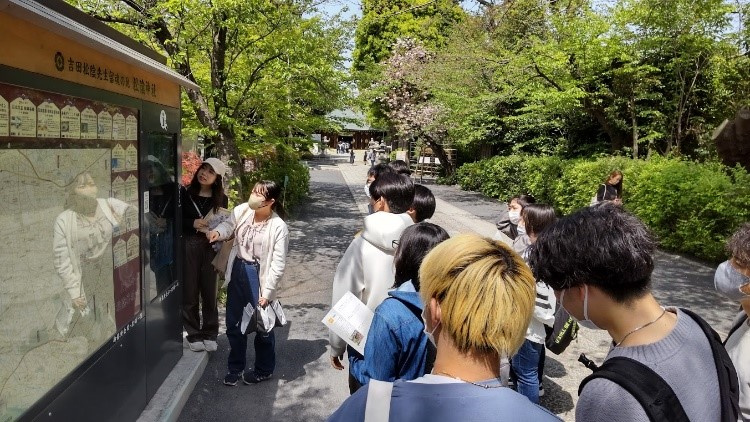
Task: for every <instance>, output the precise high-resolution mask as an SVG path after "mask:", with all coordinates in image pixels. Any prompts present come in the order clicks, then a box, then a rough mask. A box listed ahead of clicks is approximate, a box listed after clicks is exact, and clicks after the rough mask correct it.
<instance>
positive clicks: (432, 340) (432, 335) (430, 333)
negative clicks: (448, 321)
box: [422, 308, 440, 347]
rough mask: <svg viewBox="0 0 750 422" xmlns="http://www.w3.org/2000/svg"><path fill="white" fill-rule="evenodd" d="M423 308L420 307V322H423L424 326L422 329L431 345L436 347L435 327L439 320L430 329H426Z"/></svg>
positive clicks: (438, 324)
mask: <svg viewBox="0 0 750 422" xmlns="http://www.w3.org/2000/svg"><path fill="white" fill-rule="evenodd" d="M425 309H426V308H425ZM425 309H422V322H424V328H423V329H422V331H424V333H425V335H426V336H427V340H430V343H432V345H433V346H435V347H437V344H436V343H435V330H437V327H439V326H440V321H438V323H437V325H436V326H435V327H434V328H433V329H432V330H431V331H427V318H425V316H424V311H425Z"/></svg>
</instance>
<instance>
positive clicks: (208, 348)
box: [203, 340, 219, 352]
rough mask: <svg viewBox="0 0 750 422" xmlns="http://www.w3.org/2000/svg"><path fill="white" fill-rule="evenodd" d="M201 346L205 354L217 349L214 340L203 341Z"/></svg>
mask: <svg viewBox="0 0 750 422" xmlns="http://www.w3.org/2000/svg"><path fill="white" fill-rule="evenodd" d="M203 346H204V347H205V349H206V351H207V352H215V351H216V350H217V349H218V348H219V345H218V344H216V340H203Z"/></svg>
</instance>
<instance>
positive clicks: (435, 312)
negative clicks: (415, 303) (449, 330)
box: [428, 297, 443, 327]
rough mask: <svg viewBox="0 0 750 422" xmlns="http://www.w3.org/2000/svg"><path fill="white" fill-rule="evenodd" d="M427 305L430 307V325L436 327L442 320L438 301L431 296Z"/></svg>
mask: <svg viewBox="0 0 750 422" xmlns="http://www.w3.org/2000/svg"><path fill="white" fill-rule="evenodd" d="M428 306H429V307H430V314H429V315H430V326H432V327H436V326H437V325H438V323H439V322H440V321H442V320H443V314H442V311H441V309H440V303H439V302H438V301H437V299H435V298H434V297H433V298H431V299H430V303H429V304H428Z"/></svg>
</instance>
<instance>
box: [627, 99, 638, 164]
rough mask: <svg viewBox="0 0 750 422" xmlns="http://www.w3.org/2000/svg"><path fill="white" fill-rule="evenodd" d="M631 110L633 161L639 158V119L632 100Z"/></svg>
mask: <svg viewBox="0 0 750 422" xmlns="http://www.w3.org/2000/svg"><path fill="white" fill-rule="evenodd" d="M629 108H630V121H631V123H632V124H631V126H632V129H633V159H637V158H638V119H636V114H635V101H633V99H632V98H631V99H630V104H629Z"/></svg>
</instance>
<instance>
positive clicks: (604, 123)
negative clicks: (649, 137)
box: [583, 98, 631, 152]
mask: <svg viewBox="0 0 750 422" xmlns="http://www.w3.org/2000/svg"><path fill="white" fill-rule="evenodd" d="M583 109H584V111H586V113H587V114H588V115H589V116H591V117H593V118H594V119H595V120H596V121H597V123H599V125H600V126H601V127H602V129H604V132H605V133H606V134H607V136H609V141H610V145H611V149H612V151H613V152H614V151H619V150H621V149H622V147H624V146H625V145H628V144H629V143H630V141H631V139H630V136H629V135H628V134H627V133H626V132H623V131H621V130H620V129H618V128H617V127H615V126H614V125H613V124H612V123H611V122H610V121H609V119H607V115H606V113H604V110H603V109H602V108H601V107H597V106H594V105H593V104H592V102H591V100H590V99H589V98H584V100H583Z"/></svg>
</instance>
